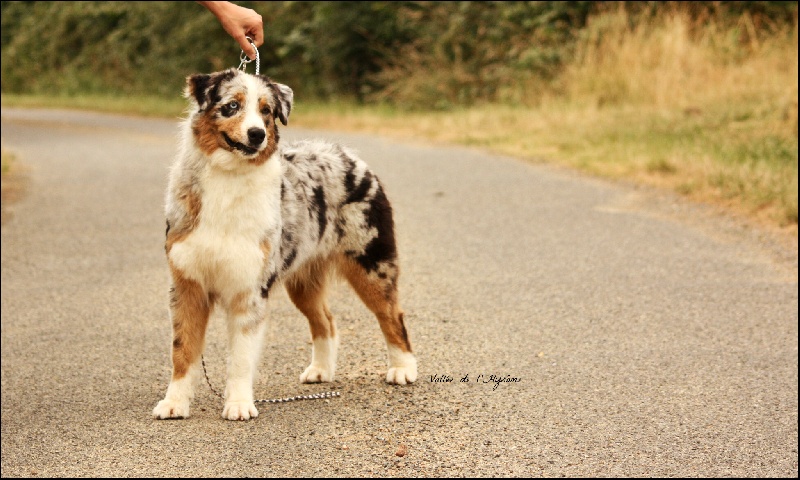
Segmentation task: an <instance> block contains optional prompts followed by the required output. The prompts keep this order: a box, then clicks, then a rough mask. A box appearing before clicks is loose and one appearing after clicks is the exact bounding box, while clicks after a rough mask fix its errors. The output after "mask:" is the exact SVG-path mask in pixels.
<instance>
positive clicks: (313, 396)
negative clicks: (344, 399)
mask: <svg viewBox="0 0 800 480" xmlns="http://www.w3.org/2000/svg"><path fill="white" fill-rule="evenodd" d="M200 363H202V364H203V373H204V374H205V376H206V383H207V384H208V388H210V389H211V391H212V392H214V395H216V396H218V397H219V398H221V399H223V400H224V399H225V397H224V396H222V394H221V393H219V392H218V391H217V389H215V388H214V386H213V385H211V380H209V379H208V371H206V359H205V358H203V356H202V355H200ZM339 396H341V393H340V392H322V393H312V394H311V395H295V396H294V397H285V398H270V399H259V400H253V402H254V403H286V402H296V401H297V400H317V399H323V398H335V397H339Z"/></svg>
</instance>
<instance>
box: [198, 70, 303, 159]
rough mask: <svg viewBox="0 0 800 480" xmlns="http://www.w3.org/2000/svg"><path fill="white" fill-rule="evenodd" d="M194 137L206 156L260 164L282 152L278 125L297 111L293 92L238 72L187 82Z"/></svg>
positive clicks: (278, 84)
mask: <svg viewBox="0 0 800 480" xmlns="http://www.w3.org/2000/svg"><path fill="white" fill-rule="evenodd" d="M185 95H186V98H187V99H189V102H190V112H189V121H190V123H191V127H192V133H193V135H194V139H195V141H196V143H197V146H198V148H200V149H201V150H202V151H203V153H205V154H206V155H208V156H218V157H225V158H226V159H227V162H231V161H233V162H236V161H240V160H244V161H246V162H247V163H250V164H256V165H259V164H261V163H263V162H265V161H267V160H268V159H269V157H270V156H272V154H273V153H274V152H275V150H277V146H278V138H279V136H278V125H277V121H278V120H280V121H281V123H283V124H284V125H286V124H287V122H288V119H289V112H291V110H292V100H293V97H294V94H293V92H292V89H291V88H289V87H287V86H286V85H282V84H280V83H275V82H273V81H272V80H271V79H270V78H269V77H267V76H265V75H250V74H247V73H244V72H241V71H239V70H237V69H235V68H231V69H229V70H225V71H222V72H217V73H212V74H210V75H205V74H198V75H192V76H190V77H189V78H187V80H186V91H185Z"/></svg>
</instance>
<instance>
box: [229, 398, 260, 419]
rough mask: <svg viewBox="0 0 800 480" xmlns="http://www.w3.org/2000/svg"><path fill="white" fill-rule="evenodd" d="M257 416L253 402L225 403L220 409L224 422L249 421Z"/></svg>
mask: <svg viewBox="0 0 800 480" xmlns="http://www.w3.org/2000/svg"><path fill="white" fill-rule="evenodd" d="M257 416H258V410H257V409H256V405H255V404H254V403H253V402H248V401H244V402H227V403H225V408H223V409H222V418H224V419H226V420H250V419H251V418H256V417H257Z"/></svg>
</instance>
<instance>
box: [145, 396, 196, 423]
mask: <svg viewBox="0 0 800 480" xmlns="http://www.w3.org/2000/svg"><path fill="white" fill-rule="evenodd" d="M153 417H155V418H156V419H158V420H166V419H175V420H177V419H181V418H189V402H188V401H186V402H179V401H175V400H170V399H166V398H165V399H164V400H161V401H160V402H158V405H156V408H154V409H153Z"/></svg>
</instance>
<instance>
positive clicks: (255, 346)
mask: <svg viewBox="0 0 800 480" xmlns="http://www.w3.org/2000/svg"><path fill="white" fill-rule="evenodd" d="M185 93H186V97H187V99H188V100H189V103H190V106H189V112H188V116H187V118H186V120H185V122H184V123H183V128H182V139H181V143H180V146H179V154H178V156H177V159H176V161H175V163H174V165H173V166H172V169H171V171H170V176H169V186H168V189H167V197H166V217H167V238H166V252H167V258H168V260H169V268H170V271H171V274H172V285H171V289H170V318H171V321H172V328H173V337H172V368H173V369H172V379H171V381H170V383H169V387H168V388H167V393H166V395H165V397H164V399H163V400H161V401H160V402H159V403H158V405H156V407H155V409H154V410H153V416H154V417H155V418H159V419H167V418H186V417H188V416H189V406H190V402H191V400H192V397H193V394H194V385H195V383H196V381H197V380H198V378H200V377H201V375H202V368H201V354H202V352H203V347H204V342H205V333H206V327H207V324H208V319H209V315H210V313H211V311H212V309H214V308H216V309H219V310H220V311H221V312H223V313H224V314H225V316H226V319H227V320H226V321H227V331H228V355H229V359H228V367H227V383H226V387H225V406H224V409H223V411H222V416H223V417H224V418H226V419H229V420H248V419H251V418H254V417H256V416H258V410H257V409H256V407H255V404H254V399H253V380H254V377H255V373H256V366H257V364H258V361H259V357H260V351H261V344H262V338H263V336H264V330H265V313H266V303H267V298H268V297H269V295H270V292H271V291H272V289H274V288H275V287H276V286H277V285H279V284H282V285H283V286H284V287H285V288H286V291H287V292H288V294H289V297H290V298H291V300H292V302H294V304H295V305H296V306H297V308H298V309H299V310H300V311H301V312H302V313H303V314H304V315H305V316H306V317H307V318H308V323H309V326H310V329H311V339H312V344H313V347H312V354H311V364H310V365H309V366H308V368H306V369H305V371H304V372H303V373H302V374H301V375H300V381H301V382H304V383H315V382H330V381H332V380H333V377H334V373H335V371H336V353H337V347H338V335H337V332H336V325H335V322H334V318H333V315H331V312H330V310H329V309H328V305H327V302H326V286H327V284H328V282H329V279H330V278H331V277H332V276H341V277H343V278H344V279H346V280H347V282H348V283H349V284H350V285H351V286H352V287H353V289H354V290H355V292H356V293H357V294H358V296H359V297H360V298H361V300H362V301H363V302H364V304H365V305H366V306H367V307H368V308H369V310H370V311H372V312H373V313H374V314H375V316H376V317H377V319H378V323H379V324H380V328H381V331H382V332H383V335H384V338H385V340H386V345H387V348H388V372H387V373H386V381H387V382H388V383H392V384H400V385H404V384H408V383H412V382H414V381H415V380H416V379H417V361H416V359H415V357H414V355H413V354H412V353H411V343H410V342H409V338H408V334H407V333H406V328H405V325H404V323H403V312H402V310H401V309H400V306H399V303H398V293H397V279H398V274H399V269H398V258H397V248H396V243H395V237H394V222H393V219H392V207H391V205H390V203H389V200H388V199H387V197H386V193H385V192H384V187H383V186H382V185H381V182H380V181H379V180H378V177H376V176H375V174H374V173H372V172H371V171H370V170H369V168H368V167H367V165H366V164H365V163H364V162H363V161H362V160H361V159H360V158H358V156H357V155H356V154H355V153H354V152H352V151H350V150H348V149H347V148H345V147H343V146H341V145H338V144H334V143H328V142H324V141H319V140H315V141H308V140H306V141H300V142H296V143H292V144H288V145H283V144H281V143H279V135H278V125H277V122H278V121H280V122H281V123H283V124H284V125H286V123H287V119H288V117H289V112H290V111H291V109H292V100H293V92H292V90H291V89H290V88H289V87H287V86H286V85H282V84H279V83H275V82H273V81H272V80H270V79H269V78H268V77H266V76H263V75H250V74H246V73H244V72H241V71H239V70H236V69H230V70H226V71H222V72H217V73H213V74H210V75H202V74H201V75H192V76H190V77H189V78H188V79H187V87H186V92H185Z"/></svg>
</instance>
